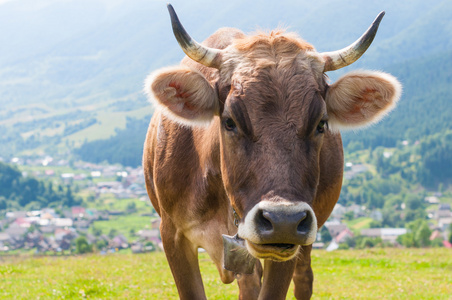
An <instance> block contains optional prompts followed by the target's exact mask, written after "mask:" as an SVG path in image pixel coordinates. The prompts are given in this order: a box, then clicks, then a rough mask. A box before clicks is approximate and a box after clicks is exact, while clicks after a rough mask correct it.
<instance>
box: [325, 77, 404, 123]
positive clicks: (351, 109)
mask: <svg viewBox="0 0 452 300" xmlns="http://www.w3.org/2000/svg"><path fill="white" fill-rule="evenodd" d="M401 93H402V85H401V84H400V83H399V81H398V80H397V79H396V78H395V77H394V76H392V75H389V74H386V73H382V72H376V71H354V72H350V73H348V74H346V75H344V76H343V77H341V78H339V80H338V81H337V82H335V83H334V84H333V85H331V86H330V87H329V89H328V91H327V94H326V97H325V101H326V105H327V111H328V116H329V121H328V123H329V124H330V126H331V127H332V128H333V129H336V130H339V129H357V128H360V127H365V126H368V125H371V124H373V123H376V122H378V121H379V120H381V119H382V118H383V117H384V116H385V115H386V114H387V113H388V112H390V111H391V110H392V109H393V108H394V107H395V105H396V103H397V101H398V100H399V98H400V95H401Z"/></svg>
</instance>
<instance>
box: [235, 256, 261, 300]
mask: <svg viewBox="0 0 452 300" xmlns="http://www.w3.org/2000/svg"><path fill="white" fill-rule="evenodd" d="M261 279H262V265H261V262H260V261H259V260H256V265H255V266H254V272H253V274H240V275H238V276H237V283H238V285H239V300H255V299H258V297H259V293H260V290H261Z"/></svg>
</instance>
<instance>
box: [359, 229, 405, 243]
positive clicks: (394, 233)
mask: <svg viewBox="0 0 452 300" xmlns="http://www.w3.org/2000/svg"><path fill="white" fill-rule="evenodd" d="M406 233H407V230H406V229H405V228H369V229H362V230H361V235H362V236H366V237H370V238H381V239H382V241H383V242H389V243H391V244H393V245H395V244H397V237H398V236H399V235H403V234H406Z"/></svg>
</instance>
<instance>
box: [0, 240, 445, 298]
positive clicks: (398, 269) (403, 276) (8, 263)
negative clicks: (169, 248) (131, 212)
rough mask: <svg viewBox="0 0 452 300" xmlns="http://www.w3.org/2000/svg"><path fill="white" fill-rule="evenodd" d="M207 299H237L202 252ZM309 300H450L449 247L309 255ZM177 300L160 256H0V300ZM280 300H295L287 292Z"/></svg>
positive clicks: (235, 294)
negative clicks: (311, 273) (312, 279)
mask: <svg viewBox="0 0 452 300" xmlns="http://www.w3.org/2000/svg"><path fill="white" fill-rule="evenodd" d="M200 265H201V270H202V273H203V280H204V285H205V289H206V293H207V296H208V298H209V299H237V295H238V294H237V286H236V284H235V283H233V284H231V285H224V284H222V283H221V281H220V279H219V276H218V273H217V270H216V268H215V266H214V265H213V263H212V262H211V261H210V259H209V258H208V256H207V255H206V254H200ZM312 265H313V269H314V276H315V282H314V296H313V298H312V299H450V297H451V294H450V291H452V251H451V250H450V249H444V248H441V249H389V248H388V249H372V250H343V251H335V252H326V251H323V250H315V251H313V254H312ZM85 297H86V298H91V299H144V298H146V299H178V296H177V290H176V287H175V285H174V281H173V278H172V276H171V272H170V270H169V267H168V264H167V262H166V259H165V256H164V254H163V253H149V254H142V255H132V254H112V255H106V256H100V255H88V256H72V257H39V258H33V257H31V258H30V257H25V258H23V257H12V258H5V257H0V298H1V299H83V298H85ZM287 299H294V298H293V294H292V287H291V289H290V290H289V294H288V297H287Z"/></svg>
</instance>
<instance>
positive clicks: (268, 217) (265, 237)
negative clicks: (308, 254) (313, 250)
mask: <svg viewBox="0 0 452 300" xmlns="http://www.w3.org/2000/svg"><path fill="white" fill-rule="evenodd" d="M316 234H317V219H316V217H315V214H314V211H313V210H312V208H311V207H310V206H309V205H308V204H307V203H305V202H298V203H293V202H288V201H277V202H276V201H262V202H260V203H258V204H256V206H255V207H253V209H251V210H250V211H249V212H248V214H247V215H246V217H245V219H244V221H243V222H242V223H241V224H240V225H239V230H238V235H239V236H240V237H241V238H243V239H245V240H246V246H247V249H248V251H249V252H250V253H251V254H252V255H253V256H255V257H257V258H266V259H273V260H277V261H286V260H289V259H292V258H293V257H295V255H296V254H297V252H298V249H299V246H300V245H302V246H305V245H310V244H312V243H313V242H314V241H315V238H316Z"/></svg>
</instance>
